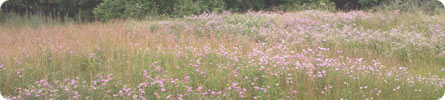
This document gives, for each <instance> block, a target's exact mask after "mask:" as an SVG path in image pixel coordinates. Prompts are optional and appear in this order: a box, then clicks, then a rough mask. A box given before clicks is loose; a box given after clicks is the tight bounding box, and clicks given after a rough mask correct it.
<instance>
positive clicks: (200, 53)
mask: <svg viewBox="0 0 445 100" xmlns="http://www.w3.org/2000/svg"><path fill="white" fill-rule="evenodd" d="M444 85H445V13H441V14H436V15H428V14H423V13H418V12H412V13H401V12H398V11H388V12H364V11H351V12H328V11H318V10H306V11H299V12H261V11H259V12H247V13H243V14H238V13H229V12H224V13H205V14H201V15H196V16H186V17H183V18H166V19H151V20H115V21H111V22H107V23H103V22H92V23H81V24H76V23H72V24H70V23H67V24H61V23H59V24H58V23H55V24H33V23H26V22H24V23H22V24H20V25H7V24H2V25H0V91H1V93H2V94H3V96H4V97H7V98H9V99H12V100H15V99H36V100H77V99H79V100H87V99H91V100H127V99H134V100H157V99H160V100H166V99H168V100H184V99H185V100H227V99H229V100H232V99H235V100H238V99H247V100H282V99H284V100H436V99H438V98H439V97H441V96H442V95H443V94H444V92H445V87H444Z"/></svg>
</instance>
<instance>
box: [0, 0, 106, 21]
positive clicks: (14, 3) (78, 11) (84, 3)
mask: <svg viewBox="0 0 445 100" xmlns="http://www.w3.org/2000/svg"><path fill="white" fill-rule="evenodd" d="M100 2H102V0H9V1H7V2H5V4H4V5H3V7H2V8H3V9H4V10H5V12H14V13H18V14H22V15H24V14H25V13H31V14H37V13H43V14H44V15H46V16H51V17H65V16H68V17H72V18H79V19H80V20H93V19H94V14H93V12H92V11H93V9H94V7H96V5H97V4H99V3H100Z"/></svg>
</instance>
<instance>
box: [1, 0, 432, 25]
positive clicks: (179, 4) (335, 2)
mask: <svg viewBox="0 0 445 100" xmlns="http://www.w3.org/2000/svg"><path fill="white" fill-rule="evenodd" d="M426 2H429V3H428V4H433V5H434V4H435V6H440V4H438V1H436V0H9V1H7V2H5V4H4V5H3V6H2V9H3V12H6V13H18V14H28V13H31V14H33V13H43V14H44V15H47V16H52V17H61V16H63V17H72V18H78V19H81V20H104V21H105V20H109V19H114V18H146V17H149V16H171V17H181V16H185V15H192V14H201V13H204V12H221V11H232V12H246V11H248V10H253V11H257V10H278V11H289V10H304V9H324V10H343V11H348V10H358V9H370V8H373V7H376V6H381V5H384V4H391V3H392V4H396V5H402V4H405V3H412V5H422V4H423V5H425V4H424V3H426ZM388 8H389V7H388ZM436 8H437V7H436Z"/></svg>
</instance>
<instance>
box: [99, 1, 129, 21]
mask: <svg viewBox="0 0 445 100" xmlns="http://www.w3.org/2000/svg"><path fill="white" fill-rule="evenodd" d="M125 5H126V2H125V0H105V1H104V2H103V3H101V4H100V5H98V6H97V7H96V8H95V9H94V15H96V18H98V19H100V20H108V19H111V18H123V17H125V16H124V14H123V13H124V12H125Z"/></svg>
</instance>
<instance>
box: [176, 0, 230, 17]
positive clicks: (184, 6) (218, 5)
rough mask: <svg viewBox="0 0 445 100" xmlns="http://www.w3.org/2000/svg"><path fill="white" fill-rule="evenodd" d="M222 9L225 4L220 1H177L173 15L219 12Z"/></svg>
mask: <svg viewBox="0 0 445 100" xmlns="http://www.w3.org/2000/svg"><path fill="white" fill-rule="evenodd" d="M224 9H225V3H224V2H223V1H222V0H178V2H177V3H176V5H175V6H174V12H173V14H174V15H176V16H184V15H192V14H201V13H203V12H221V11H223V10H224Z"/></svg>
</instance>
